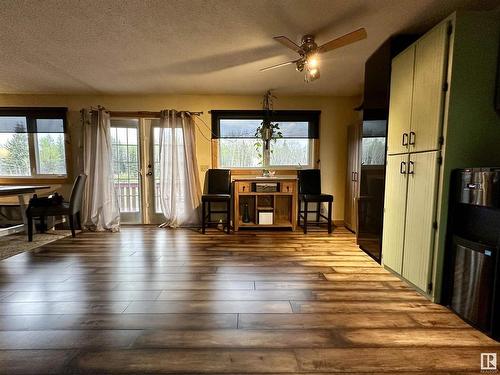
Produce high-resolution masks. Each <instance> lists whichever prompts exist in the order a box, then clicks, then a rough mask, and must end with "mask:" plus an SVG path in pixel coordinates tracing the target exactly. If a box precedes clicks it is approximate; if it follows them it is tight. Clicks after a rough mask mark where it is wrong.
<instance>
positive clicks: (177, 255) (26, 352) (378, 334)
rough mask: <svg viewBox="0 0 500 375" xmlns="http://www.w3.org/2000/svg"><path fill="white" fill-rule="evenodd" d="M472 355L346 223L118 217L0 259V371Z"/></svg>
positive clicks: (270, 367)
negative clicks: (129, 221) (101, 229)
mask: <svg viewBox="0 0 500 375" xmlns="http://www.w3.org/2000/svg"><path fill="white" fill-rule="evenodd" d="M481 352H489V353H491V352H497V353H499V354H500V344H499V343H497V342H495V341H493V340H491V339H490V338H488V337H487V336H485V335H483V334H482V333H480V332H479V331H477V330H475V329H473V328H471V327H470V326H468V325H467V324H466V323H464V322H463V321H462V320H461V319H460V318H458V317H457V316H456V315H454V314H453V313H451V312H450V311H448V310H447V309H446V308H444V307H442V306H439V305H436V304H433V303H431V302H429V301H427V300H426V299H425V298H423V297H422V296H421V295H420V294H418V293H417V292H415V291H414V290H412V289H411V288H409V287H408V286H407V285H406V284H405V283H403V282H402V281H400V280H399V279H398V278H397V277H395V276H394V275H392V274H390V273H389V272H387V271H385V270H384V269H383V268H381V267H380V266H379V265H378V264H376V263H375V262H374V261H373V260H372V259H371V258H369V257H368V256H367V255H365V254H364V253H363V252H362V251H360V250H359V249H358V248H357V246H356V245H355V239H354V236H353V235H352V234H351V233H350V232H348V231H347V230H345V229H344V228H337V229H336V230H335V231H334V233H333V234H332V235H330V236H329V235H327V233H326V232H325V231H317V232H316V231H312V232H310V233H309V234H308V235H303V234H302V232H300V231H298V232H294V233H292V232H239V233H238V234H231V235H227V234H224V233H222V232H219V231H216V230H212V231H208V233H207V234H206V235H201V234H199V233H197V232H195V231H192V230H187V229H186V230H165V229H159V228H155V227H124V228H123V229H122V231H121V232H120V233H83V234H80V235H79V236H78V237H77V238H75V239H71V238H66V239H62V240H59V241H57V242H55V243H52V244H49V245H46V246H44V247H43V248H41V249H39V250H38V251H37V252H36V253H25V254H19V255H17V256H15V257H12V258H9V259H6V260H4V261H1V262H0V373H1V374H52V373H54V374H55V373H66V374H73V373H76V374H86V373H92V374H124V373H130V374H132V373H133V374H161V373H187V374H195V373H196V374H199V373H212V374H215V373H218V374H222V373H226V374H227V373H231V374H243V373H244V374H262V373H266V374H272V373H275V374H278V373H279V374H292V373H301V374H313V373H314V374H326V373H350V374H355V373H395V374H404V373H412V374H415V373H421V374H431V373H441V374H445V373H447V374H448V373H455V374H456V373H479V372H480V353H481Z"/></svg>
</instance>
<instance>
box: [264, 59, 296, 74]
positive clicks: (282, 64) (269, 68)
mask: <svg viewBox="0 0 500 375" xmlns="http://www.w3.org/2000/svg"><path fill="white" fill-rule="evenodd" d="M299 60H300V59H297V60H292V61H287V62H284V63H281V64H277V65H272V66H268V67H267V68H262V69H261V70H260V71H261V72H265V71H267V70H272V69H276V68H281V67H282V66H287V65H291V64H295V63H296V62H297V61H299Z"/></svg>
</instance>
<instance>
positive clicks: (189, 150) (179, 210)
mask: <svg viewBox="0 0 500 375" xmlns="http://www.w3.org/2000/svg"><path fill="white" fill-rule="evenodd" d="M194 133H195V124H194V121H193V118H192V116H191V115H190V114H189V113H186V112H177V111H174V110H165V111H162V112H161V116H160V132H159V138H160V139H159V145H160V202H161V209H162V212H163V215H164V216H165V220H166V221H165V223H164V224H162V226H168V227H173V228H176V227H179V226H195V225H198V224H199V223H200V202H201V194H202V191H201V184H200V178H199V175H198V162H197V159H196V144H195V136H194Z"/></svg>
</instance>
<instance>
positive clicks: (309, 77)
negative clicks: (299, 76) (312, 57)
mask: <svg viewBox="0 0 500 375" xmlns="http://www.w3.org/2000/svg"><path fill="white" fill-rule="evenodd" d="M319 77H320V74H319V68H310V67H309V65H308V66H307V69H306V75H305V76H304V80H305V81H306V82H312V81H315V80H317V79H318V78H319Z"/></svg>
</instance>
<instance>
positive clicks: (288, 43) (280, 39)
mask: <svg viewBox="0 0 500 375" xmlns="http://www.w3.org/2000/svg"><path fill="white" fill-rule="evenodd" d="M273 39H274V40H275V41H277V42H278V43H281V44H283V45H284V46H285V47H287V48H290V49H291V50H294V51H295V52H298V53H301V52H302V50H301V49H300V47H299V46H298V45H297V43H294V42H293V41H291V40H290V39H288V38H287V37H286V36H275V37H273Z"/></svg>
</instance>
